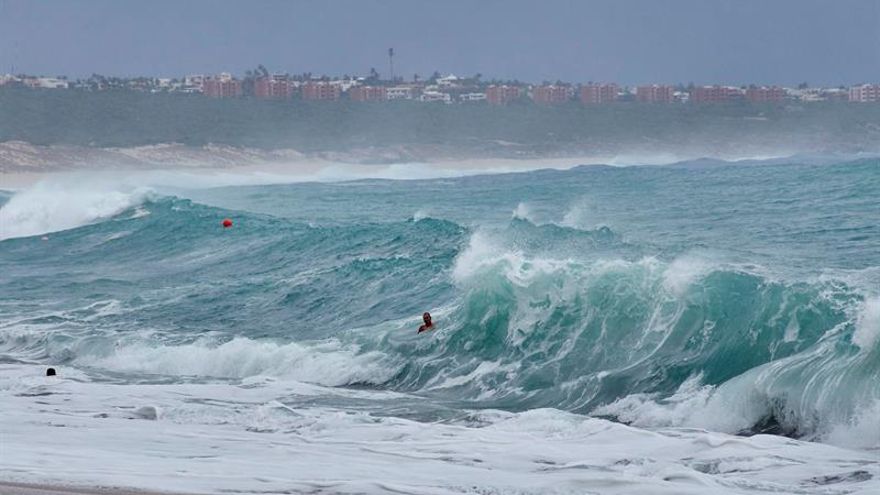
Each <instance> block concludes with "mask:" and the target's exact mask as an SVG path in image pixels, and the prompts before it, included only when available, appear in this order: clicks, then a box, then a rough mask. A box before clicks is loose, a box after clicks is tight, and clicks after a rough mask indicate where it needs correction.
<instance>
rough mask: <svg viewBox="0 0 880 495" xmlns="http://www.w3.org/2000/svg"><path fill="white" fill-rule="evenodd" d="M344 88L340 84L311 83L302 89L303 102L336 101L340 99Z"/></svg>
mask: <svg viewBox="0 0 880 495" xmlns="http://www.w3.org/2000/svg"><path fill="white" fill-rule="evenodd" d="M341 93H342V88H340V87H339V85H338V84H331V83H329V82H324V81H309V82H307V83H305V84H304V85H303V87H302V98H303V100H311V101H319V100H320V101H325V100H326V101H335V100H338V99H339V95H340V94H341Z"/></svg>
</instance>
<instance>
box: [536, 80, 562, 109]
mask: <svg viewBox="0 0 880 495" xmlns="http://www.w3.org/2000/svg"><path fill="white" fill-rule="evenodd" d="M571 93H572V90H571V87H570V86H557V85H555V84H550V85H545V86H535V87H533V88H532V101H534V102H535V103H539V104H542V105H549V104H554V103H562V102H566V101H568V100H570V99H571Z"/></svg>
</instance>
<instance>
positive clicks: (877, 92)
mask: <svg viewBox="0 0 880 495" xmlns="http://www.w3.org/2000/svg"><path fill="white" fill-rule="evenodd" d="M849 101H857V102H859V103H871V102H878V101H880V84H860V85H858V86H853V87H851V88H849Z"/></svg>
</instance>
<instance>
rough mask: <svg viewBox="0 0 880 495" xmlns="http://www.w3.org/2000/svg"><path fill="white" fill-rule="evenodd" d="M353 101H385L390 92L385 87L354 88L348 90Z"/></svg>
mask: <svg viewBox="0 0 880 495" xmlns="http://www.w3.org/2000/svg"><path fill="white" fill-rule="evenodd" d="M348 97H349V98H350V99H351V101H385V100H387V99H388V92H387V90H386V89H385V86H354V87H352V88H351V89H349V90H348Z"/></svg>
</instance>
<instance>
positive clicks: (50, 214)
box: [0, 181, 151, 240]
mask: <svg viewBox="0 0 880 495" xmlns="http://www.w3.org/2000/svg"><path fill="white" fill-rule="evenodd" d="M150 193H151V190H150V189H149V188H144V187H127V188H116V187H115V186H111V185H108V184H95V183H81V182H72V183H61V182H56V181H47V182H41V183H39V184H37V185H35V186H34V187H32V188H30V189H28V190H25V191H22V192H19V193H17V194H15V195H13V196H12V198H11V199H10V200H9V201H8V202H7V203H6V204H4V205H3V206H2V207H0V240H3V239H10V238H14V237H29V236H33V235H39V234H45V233H49V232H57V231H61V230H67V229H71V228H75V227H79V226H82V225H86V224H89V223H92V222H95V221H98V220H101V219H104V218H109V217H112V216H114V215H117V214H119V213H121V212H122V211H124V210H126V209H128V208H131V207H132V206H135V205H137V204H140V203H142V202H143V201H144V200H146V199H147V197H148V196H149V195H150Z"/></svg>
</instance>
